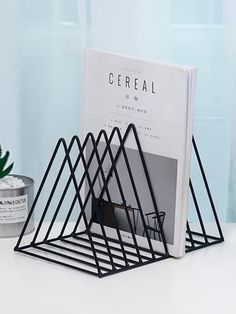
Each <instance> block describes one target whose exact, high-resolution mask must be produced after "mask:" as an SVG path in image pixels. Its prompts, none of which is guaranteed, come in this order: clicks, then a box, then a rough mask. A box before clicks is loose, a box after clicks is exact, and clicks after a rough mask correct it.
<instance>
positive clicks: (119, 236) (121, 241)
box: [90, 133, 128, 264]
mask: <svg viewBox="0 0 236 314" xmlns="http://www.w3.org/2000/svg"><path fill="white" fill-rule="evenodd" d="M90 137H91V141H92V144H93V148H94V151H95V155H96V158H97V163H98V168H99V169H100V172H101V176H102V180H103V184H104V186H105V191H106V195H107V199H108V202H110V203H112V200H111V196H110V192H109V189H108V187H107V185H106V183H105V182H106V179H105V174H104V171H103V167H102V163H101V160H100V157H99V153H98V149H97V146H96V142H95V139H94V136H93V134H92V133H91V136H90ZM111 214H112V220H113V223H114V227H115V229H116V233H117V237H118V239H119V242H120V243H119V244H120V247H121V250H122V254H123V256H124V260H125V263H126V264H128V261H127V258H126V254H125V248H124V245H123V240H122V237H121V233H120V230H119V228H118V225H117V220H116V217H115V214H114V212H113V210H112V211H111Z"/></svg>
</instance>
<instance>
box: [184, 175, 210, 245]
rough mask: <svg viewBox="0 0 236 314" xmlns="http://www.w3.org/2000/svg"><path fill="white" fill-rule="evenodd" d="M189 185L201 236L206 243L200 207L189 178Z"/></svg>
mask: <svg viewBox="0 0 236 314" xmlns="http://www.w3.org/2000/svg"><path fill="white" fill-rule="evenodd" d="M189 186H190V191H191V194H192V198H193V202H194V206H195V209H196V212H197V216H198V220H199V223H200V226H201V229H202V233H203V237H204V240H205V243H208V239H207V235H206V230H205V226H204V223H203V220H202V216H201V212H200V208H199V205H198V201H197V197H196V194H195V191H194V188H193V184H192V181H191V179H190V180H189Z"/></svg>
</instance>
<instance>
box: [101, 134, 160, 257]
mask: <svg viewBox="0 0 236 314" xmlns="http://www.w3.org/2000/svg"><path fill="white" fill-rule="evenodd" d="M117 135H118V139H119V144H120V147H121V151H122V153H123V156H124V160H125V164H126V167H127V170H128V174H129V179H130V181H131V185H132V189H133V192H134V195H135V199H136V202H137V205H138V209H139V212H140V216H141V220H142V224H143V227H144V230H145V234H146V238H147V241H148V245H149V248H150V250H151V253H152V255H153V257H154V251H153V247H152V243H151V239H150V236H149V233H148V230H147V226H146V222H145V218H144V214H143V211H142V206H141V202H140V199H139V196H138V191H137V188H136V184H135V181H134V177H133V174H132V171H131V167H130V163H129V160H128V157H127V153H126V150H125V146H124V144H123V139H122V137H121V134H120V131H117ZM109 151H110V153H111V155H112V152H111V150H109ZM139 154H140V151H139ZM101 194H102V192H101ZM101 194H100V197H102V195H101Z"/></svg>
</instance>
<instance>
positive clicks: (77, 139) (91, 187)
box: [75, 137, 115, 268]
mask: <svg viewBox="0 0 236 314" xmlns="http://www.w3.org/2000/svg"><path fill="white" fill-rule="evenodd" d="M75 140H76V144H77V145H78V148H79V151H80V152H82V146H81V144H80V140H79V138H78V137H76V138H75ZM81 159H82V163H83V166H84V172H85V175H86V178H87V181H88V185H89V189H90V192H91V194H92V200H93V202H94V207H95V211H96V214H97V218H98V221H99V225H100V227H101V231H102V234H103V237H104V241H105V243H106V248H107V252H108V256H109V258H110V261H111V265H112V268H115V265H114V262H113V258H112V255H111V251H110V247H109V243H108V240H107V236H106V231H105V228H104V225H103V222H102V217H101V213H100V210H99V209H98V206H97V202H96V196H95V193H94V189H93V186H92V182H91V178H90V174H89V171H88V168H87V165H86V161H85V158H84V154H83V152H82V154H81ZM77 191H78V187H77ZM85 208H86V207H85V206H84V207H83V210H84V211H85ZM87 232H88V230H87Z"/></svg>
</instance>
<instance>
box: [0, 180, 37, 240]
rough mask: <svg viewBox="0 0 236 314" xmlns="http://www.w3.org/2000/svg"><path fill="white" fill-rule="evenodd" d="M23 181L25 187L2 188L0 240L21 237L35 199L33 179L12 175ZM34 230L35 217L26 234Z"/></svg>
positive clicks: (0, 192)
mask: <svg viewBox="0 0 236 314" xmlns="http://www.w3.org/2000/svg"><path fill="white" fill-rule="evenodd" d="M12 177H13V178H17V179H19V180H21V181H23V183H24V186H21V187H10V188H3V189H1V188H0V238H7V237H17V236H19V235H20V233H21V231H22V228H23V226H24V223H25V221H26V219H27V216H28V213H29V210H30V208H31V206H32V203H33V198H34V181H33V179H31V178H29V177H25V176H20V175H12ZM33 230H34V222H33V217H31V220H30V222H29V224H28V227H27V229H26V232H25V234H27V233H30V232H32V231H33Z"/></svg>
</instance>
